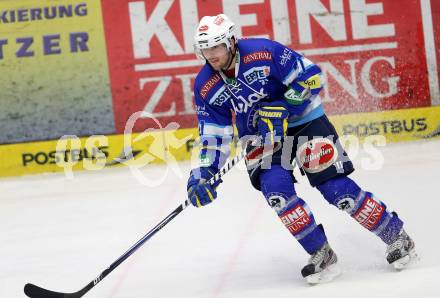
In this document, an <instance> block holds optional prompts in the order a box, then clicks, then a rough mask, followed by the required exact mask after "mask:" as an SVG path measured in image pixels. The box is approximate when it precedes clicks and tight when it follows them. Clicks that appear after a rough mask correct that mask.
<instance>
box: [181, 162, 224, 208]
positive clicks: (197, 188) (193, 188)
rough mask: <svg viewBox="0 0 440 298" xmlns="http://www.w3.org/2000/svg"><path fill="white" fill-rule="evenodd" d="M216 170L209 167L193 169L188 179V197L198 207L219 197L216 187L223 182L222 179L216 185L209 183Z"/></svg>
mask: <svg viewBox="0 0 440 298" xmlns="http://www.w3.org/2000/svg"><path fill="white" fill-rule="evenodd" d="M214 174H215V172H214V170H213V169H212V168H209V167H200V168H197V169H194V170H192V171H191V173H190V176H189V179H188V186H187V191H188V199H189V200H190V201H191V204H193V205H194V206H196V207H202V206H205V205H207V204H209V203H211V202H212V201H214V200H215V199H216V198H217V192H216V188H217V186H218V185H219V184H220V183H221V182H222V180H221V179H219V180H218V181H216V182H215V183H214V185H211V184H210V183H208V181H209V179H211V178H212V177H213V176H214Z"/></svg>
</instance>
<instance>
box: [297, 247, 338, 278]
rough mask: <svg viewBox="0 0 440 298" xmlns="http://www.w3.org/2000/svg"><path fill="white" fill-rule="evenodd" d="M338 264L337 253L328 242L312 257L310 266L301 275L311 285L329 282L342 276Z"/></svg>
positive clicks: (305, 267)
mask: <svg viewBox="0 0 440 298" xmlns="http://www.w3.org/2000/svg"><path fill="white" fill-rule="evenodd" d="M337 262H338V258H337V256H336V254H335V252H334V251H333V249H332V248H331V247H330V245H329V244H328V242H326V243H325V244H324V245H323V246H322V247H321V248H320V249H318V251H316V252H315V253H314V254H313V255H312V256H311V257H310V259H309V262H308V264H307V265H306V266H304V268H303V269H302V270H301V274H302V276H303V277H304V278H305V279H306V280H307V282H308V283H309V284H318V283H323V282H329V281H331V280H332V279H334V278H335V277H337V276H338V275H339V274H341V270H340V269H339V268H338V266H337V264H336V263H337Z"/></svg>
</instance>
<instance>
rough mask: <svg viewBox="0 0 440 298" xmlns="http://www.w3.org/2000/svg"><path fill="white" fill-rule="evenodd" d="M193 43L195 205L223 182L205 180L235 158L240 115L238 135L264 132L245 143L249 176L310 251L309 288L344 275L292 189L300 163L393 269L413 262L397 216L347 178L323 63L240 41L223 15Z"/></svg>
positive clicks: (349, 167)
mask: <svg viewBox="0 0 440 298" xmlns="http://www.w3.org/2000/svg"><path fill="white" fill-rule="evenodd" d="M194 47H195V50H196V53H197V54H198V55H199V57H201V58H202V59H205V60H206V64H205V65H204V66H203V68H202V69H201V71H200V72H199V74H198V76H197V77H196V79H195V84H194V95H195V107H196V111H197V114H198V123H199V134H200V141H201V146H200V166H199V167H198V168H196V169H193V170H192V171H191V173H190V177H189V180H188V186H187V190H188V198H189V199H190V201H191V203H192V204H193V205H194V206H197V207H201V206H204V205H206V204H208V203H211V202H212V201H214V199H216V197H217V193H216V188H217V187H218V185H219V184H220V183H221V181H219V182H218V183H216V184H215V185H214V186H211V185H210V184H208V183H205V182H206V181H207V180H209V179H210V178H211V177H212V176H213V175H214V174H215V173H216V172H217V171H218V169H219V168H220V167H221V166H222V165H223V164H224V163H225V161H226V159H227V157H228V155H229V144H230V142H231V140H232V137H233V126H232V124H233V123H232V121H233V120H232V119H233V115H232V114H235V124H236V126H237V130H238V135H239V137H240V138H241V139H245V138H247V137H249V136H261V137H260V138H259V139H257V140H260V141H261V142H258V141H255V140H256V139H255V138H254V139H252V138H249V142H243V143H247V144H248V145H247V148H246V150H247V152H248V156H247V160H246V163H247V167H248V173H249V176H250V180H251V183H252V185H253V186H254V187H255V188H256V189H258V190H260V191H261V192H262V193H263V195H264V197H265V198H266V200H267V202H268V204H269V205H270V206H271V207H272V208H273V209H274V210H275V212H276V213H277V214H278V216H279V218H280V219H281V221H282V222H283V224H284V225H285V227H286V228H287V229H288V230H289V232H290V233H291V234H292V235H293V236H294V237H295V238H296V239H297V240H298V242H299V243H300V244H301V246H302V247H303V248H304V249H305V250H306V251H307V253H309V254H310V255H311V257H310V259H309V261H308V264H307V265H306V266H305V267H304V268H303V269H302V270H301V274H302V276H303V277H304V278H305V279H306V280H307V282H309V283H312V284H313V283H319V282H323V281H328V280H331V279H333V278H334V277H335V276H337V275H338V274H339V269H338V267H337V266H336V263H337V257H336V254H335V252H334V251H333V250H332V248H331V246H330V245H329V242H328V240H327V237H326V235H325V232H324V229H323V226H322V225H321V224H317V223H316V221H315V219H314V216H313V213H312V211H311V210H310V208H309V206H308V205H307V204H306V202H305V201H304V200H303V199H301V198H300V197H298V196H297V194H296V192H295V182H296V180H295V178H294V176H293V169H292V165H291V164H292V163H293V161H294V160H296V162H297V164H298V165H299V166H300V168H301V170H302V172H303V173H305V174H306V175H307V178H308V180H309V182H310V184H311V186H313V187H316V188H317V189H318V190H319V191H320V192H321V194H322V195H323V197H324V198H325V199H326V200H327V201H328V202H329V203H330V204H332V205H334V206H336V207H337V208H339V209H341V210H343V211H346V212H347V213H348V214H349V215H350V216H351V217H353V218H354V220H356V221H358V222H359V223H360V224H361V225H362V226H364V227H365V228H366V229H368V230H369V231H371V232H372V233H374V234H376V235H377V236H378V237H379V238H380V239H382V241H383V242H385V243H386V245H387V249H386V259H387V261H388V262H389V263H390V264H392V265H393V266H394V267H395V268H396V269H402V268H404V267H405V266H406V265H407V264H408V263H410V262H411V261H412V260H413V259H414V258H415V257H416V254H415V250H414V241H413V240H412V239H411V238H410V237H409V236H408V234H407V233H406V232H405V230H404V229H403V222H402V220H401V219H400V218H399V217H398V215H397V213H395V212H390V210H388V209H387V207H386V205H385V204H384V202H382V201H381V200H379V198H378V197H376V196H375V195H373V193H371V192H369V191H366V190H364V189H362V188H361V187H360V186H359V185H358V184H356V183H355V182H354V181H353V180H351V179H350V178H349V177H347V176H348V175H349V174H350V173H352V172H353V171H354V168H353V164H352V162H351V161H350V159H349V158H348V157H347V155H346V153H345V151H344V149H343V148H342V146H341V145H340V143H339V142H338V134H337V133H336V131H335V129H334V127H333V125H332V124H331V123H330V122H329V120H328V118H327V116H326V115H325V113H324V109H323V106H322V104H321V100H320V96H319V92H320V91H321V89H322V77H321V70H320V68H319V67H318V66H317V65H316V64H314V63H312V62H311V61H310V60H309V59H307V58H305V57H303V56H302V55H300V54H298V53H297V52H295V51H293V50H292V49H290V48H288V47H285V46H283V45H282V44H280V43H278V42H276V41H272V40H268V39H262V38H257V39H239V40H238V39H237V36H236V33H235V25H234V23H233V22H232V21H231V20H230V19H229V18H228V17H227V16H226V15H224V14H219V15H217V16H205V17H203V18H202V19H201V21H200V23H199V25H198V27H197V29H196V33H195V44H194ZM251 140H253V141H252V142H251ZM266 148H271V150H269V151H268V150H266ZM264 152H270V153H271V154H269V155H267V154H263V153H264Z"/></svg>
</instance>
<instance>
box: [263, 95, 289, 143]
mask: <svg viewBox="0 0 440 298" xmlns="http://www.w3.org/2000/svg"><path fill="white" fill-rule="evenodd" d="M257 117H258V118H257V119H258V133H259V134H260V135H261V136H262V137H263V139H264V140H265V142H267V140H269V142H270V144H272V145H273V144H274V143H275V142H279V141H281V139H282V138H284V137H285V135H286V133H287V118H288V117H289V111H288V110H287V109H286V108H285V107H284V106H283V105H282V104H281V103H280V102H271V103H265V104H263V105H261V106H260V109H259V110H258V116H257Z"/></svg>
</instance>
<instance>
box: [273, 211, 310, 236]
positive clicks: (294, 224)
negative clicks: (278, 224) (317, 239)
mask: <svg viewBox="0 0 440 298" xmlns="http://www.w3.org/2000/svg"><path fill="white" fill-rule="evenodd" d="M280 218H281V221H282V222H283V224H284V225H285V226H286V228H287V229H288V230H289V231H290V232H291V233H293V234H297V233H299V232H300V231H302V230H303V229H304V228H305V227H306V226H307V225H308V224H309V223H310V216H309V215H308V214H307V211H306V210H305V209H304V208H303V207H302V206H301V205H299V204H298V205H296V206H295V207H294V208H293V209H290V210H289V211H287V212H285V213H283V214H282V215H281V216H280Z"/></svg>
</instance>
